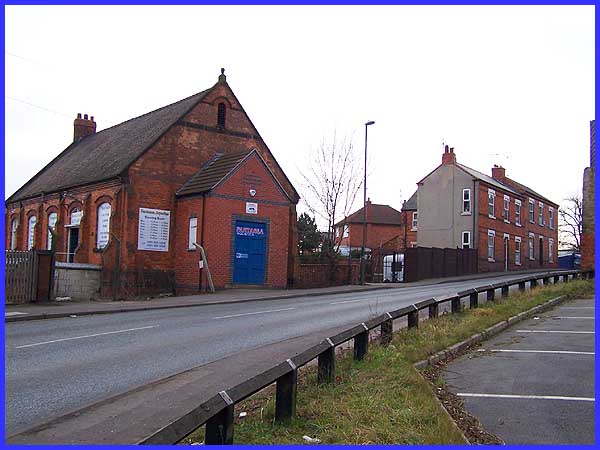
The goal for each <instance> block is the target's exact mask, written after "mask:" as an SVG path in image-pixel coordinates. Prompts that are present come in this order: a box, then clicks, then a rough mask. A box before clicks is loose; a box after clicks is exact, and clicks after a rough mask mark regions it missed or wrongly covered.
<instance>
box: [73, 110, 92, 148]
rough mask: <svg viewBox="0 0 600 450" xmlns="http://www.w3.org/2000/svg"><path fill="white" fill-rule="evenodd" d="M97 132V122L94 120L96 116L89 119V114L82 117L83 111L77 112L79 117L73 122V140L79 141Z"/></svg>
mask: <svg viewBox="0 0 600 450" xmlns="http://www.w3.org/2000/svg"><path fill="white" fill-rule="evenodd" d="M95 132H96V122H94V116H92V117H91V120H90V119H88V115H87V114H84V115H83V119H82V118H81V113H77V118H76V119H75V121H74V122H73V142H77V141H79V140H80V139H83V138H84V137H86V136H89V135H90V134H94V133H95Z"/></svg>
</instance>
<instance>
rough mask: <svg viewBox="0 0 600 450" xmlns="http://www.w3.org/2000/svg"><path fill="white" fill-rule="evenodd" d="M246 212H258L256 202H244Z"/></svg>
mask: <svg viewBox="0 0 600 450" xmlns="http://www.w3.org/2000/svg"><path fill="white" fill-rule="evenodd" d="M246 214H258V203H252V202H246Z"/></svg>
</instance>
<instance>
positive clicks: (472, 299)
mask: <svg viewBox="0 0 600 450" xmlns="http://www.w3.org/2000/svg"><path fill="white" fill-rule="evenodd" d="M478 306H479V293H478V292H477V291H475V292H473V293H472V294H471V295H469V308H471V309H475V308H477V307H478Z"/></svg>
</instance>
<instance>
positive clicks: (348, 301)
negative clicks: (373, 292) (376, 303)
mask: <svg viewBox="0 0 600 450" xmlns="http://www.w3.org/2000/svg"><path fill="white" fill-rule="evenodd" d="M362 300H363V299H362V298H359V299H358V300H346V301H343V302H333V303H330V305H343V304H344V303H355V302H361V301H362Z"/></svg>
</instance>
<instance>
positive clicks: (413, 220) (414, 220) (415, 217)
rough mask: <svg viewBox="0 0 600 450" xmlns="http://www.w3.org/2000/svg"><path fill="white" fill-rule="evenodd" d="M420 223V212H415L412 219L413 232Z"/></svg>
mask: <svg viewBox="0 0 600 450" xmlns="http://www.w3.org/2000/svg"><path fill="white" fill-rule="evenodd" d="M418 222H419V213H418V212H414V213H413V218H412V229H413V230H416V229H417V225H418Z"/></svg>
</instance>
